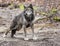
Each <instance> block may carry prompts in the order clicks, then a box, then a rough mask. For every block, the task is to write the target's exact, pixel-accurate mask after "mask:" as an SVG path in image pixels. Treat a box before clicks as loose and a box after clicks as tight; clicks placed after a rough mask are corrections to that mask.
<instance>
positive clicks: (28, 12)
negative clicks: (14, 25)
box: [24, 4, 34, 22]
mask: <svg viewBox="0 0 60 46" xmlns="http://www.w3.org/2000/svg"><path fill="white" fill-rule="evenodd" d="M24 8H25V11H24V13H25V19H26V20H27V21H28V22H30V21H32V20H33V19H34V10H33V6H32V4H29V5H26V6H24Z"/></svg>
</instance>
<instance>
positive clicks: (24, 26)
mask: <svg viewBox="0 0 60 46" xmlns="http://www.w3.org/2000/svg"><path fill="white" fill-rule="evenodd" d="M23 30H24V40H29V38H27V32H26V25H23Z"/></svg>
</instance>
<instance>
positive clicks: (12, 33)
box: [11, 29, 16, 38]
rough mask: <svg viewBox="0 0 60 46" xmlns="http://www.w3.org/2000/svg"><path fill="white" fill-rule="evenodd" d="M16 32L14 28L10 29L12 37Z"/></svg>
mask: <svg viewBox="0 0 60 46" xmlns="http://www.w3.org/2000/svg"><path fill="white" fill-rule="evenodd" d="M15 33H16V29H13V30H12V31H11V37H12V38H13V37H14V34H15Z"/></svg>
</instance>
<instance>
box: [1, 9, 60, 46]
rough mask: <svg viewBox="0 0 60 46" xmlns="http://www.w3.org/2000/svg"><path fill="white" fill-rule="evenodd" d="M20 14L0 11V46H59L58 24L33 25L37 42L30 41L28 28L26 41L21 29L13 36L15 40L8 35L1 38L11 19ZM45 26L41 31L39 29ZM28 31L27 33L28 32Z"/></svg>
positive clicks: (18, 11)
mask: <svg viewBox="0 0 60 46" xmlns="http://www.w3.org/2000/svg"><path fill="white" fill-rule="evenodd" d="M19 13H20V10H18V9H14V10H9V9H6V10H5V9H0V46H60V24H59V23H60V22H57V24H58V25H55V24H56V23H53V24H46V25H47V26H46V25H45V24H44V23H40V24H37V23H36V24H35V26H34V30H35V35H36V37H38V39H37V40H33V39H32V35H31V33H32V32H31V30H30V28H29V29H27V37H28V38H30V39H29V40H28V41H25V40H24V39H23V37H24V33H23V29H22V30H21V31H19V32H17V33H16V34H15V38H10V33H9V34H8V35H7V37H5V38H3V37H2V36H3V34H4V33H2V32H4V31H5V30H6V29H8V27H9V26H10V24H11V22H12V20H13V18H14V17H15V16H16V15H18V14H19ZM43 26H45V27H44V28H43V29H42V30H40V29H41V27H43ZM28 30H29V31H28Z"/></svg>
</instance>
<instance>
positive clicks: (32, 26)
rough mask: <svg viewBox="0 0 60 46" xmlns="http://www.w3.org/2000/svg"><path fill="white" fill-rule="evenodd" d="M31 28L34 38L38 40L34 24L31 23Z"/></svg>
mask: <svg viewBox="0 0 60 46" xmlns="http://www.w3.org/2000/svg"><path fill="white" fill-rule="evenodd" d="M31 29H32V36H33V40H37V37H36V36H35V33H34V24H31Z"/></svg>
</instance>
